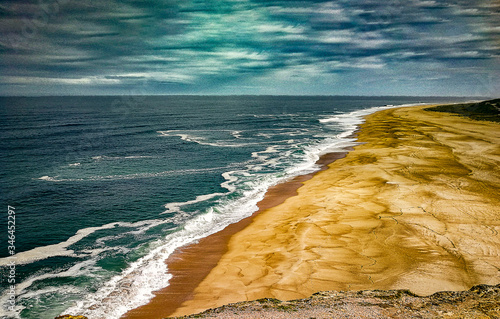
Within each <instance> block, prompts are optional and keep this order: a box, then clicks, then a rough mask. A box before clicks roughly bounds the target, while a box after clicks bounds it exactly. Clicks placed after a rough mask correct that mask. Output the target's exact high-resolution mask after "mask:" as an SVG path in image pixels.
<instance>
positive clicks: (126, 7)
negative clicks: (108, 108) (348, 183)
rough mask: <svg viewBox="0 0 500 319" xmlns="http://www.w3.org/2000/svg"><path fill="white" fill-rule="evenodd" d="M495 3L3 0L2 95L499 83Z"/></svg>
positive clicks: (380, 89)
mask: <svg viewBox="0 0 500 319" xmlns="http://www.w3.org/2000/svg"><path fill="white" fill-rule="evenodd" d="M499 78H500V1H498V0H446V1H445V0H334V1H293V0H292V1H286V0H212V1H202V0H182V1H181V0H30V1H27V0H0V95H122V94H132V95H138V94H140V95H149V94H222V95H226V94H256V95H262V94H264V95H267V94H270V95H411V96H419V95H420V96H435V95H440V96H489V97H496V96H498V95H499V94H498V92H500V81H499V80H498V79H499Z"/></svg>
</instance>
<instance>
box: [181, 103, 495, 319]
mask: <svg viewBox="0 0 500 319" xmlns="http://www.w3.org/2000/svg"><path fill="white" fill-rule="evenodd" d="M423 109H424V107H423V106H419V107H409V108H398V109H391V110H385V111H381V112H378V113H375V114H372V115H370V116H368V118H367V122H366V123H365V124H363V125H362V127H361V131H360V133H359V142H361V143H363V144H362V145H359V146H357V147H355V150H354V151H352V152H350V153H349V154H348V155H347V156H346V157H345V158H343V159H339V160H337V161H335V162H333V163H332V164H330V165H329V169H327V170H325V171H322V172H320V173H318V174H316V175H315V176H314V177H313V178H312V179H310V180H308V181H305V182H304V185H303V186H302V187H300V188H299V189H298V190H297V192H298V195H297V196H292V197H289V198H288V199H286V201H284V202H283V203H282V204H280V205H277V206H274V207H270V208H268V209H266V210H264V211H263V212H261V213H260V214H258V215H256V216H255V217H254V218H253V221H252V222H251V223H250V224H249V225H248V226H247V227H246V228H244V229H243V230H241V231H239V232H238V233H236V234H235V235H233V236H231V238H230V240H229V244H228V248H227V251H226V252H225V253H224V254H223V256H222V257H221V258H220V260H219V262H218V263H217V266H216V267H215V268H213V269H212V270H211V271H210V273H209V274H208V276H206V277H205V278H204V280H203V281H202V282H201V283H200V284H199V285H198V286H197V287H196V289H195V290H194V293H193V294H192V296H191V298H190V300H187V301H185V302H184V303H183V304H182V306H181V307H179V308H178V309H177V310H176V311H175V312H174V314H173V315H176V316H179V315H185V314H192V313H197V312H200V311H203V310H206V309H208V308H214V307H218V306H222V305H224V304H228V303H233V302H238V301H245V300H254V299H258V298H264V297H272V298H277V299H281V300H290V299H297V298H304V297H308V296H309V295H311V294H312V293H315V292H318V291H325V290H363V289H410V290H411V291H412V292H414V293H416V294H419V295H429V294H432V293H434V292H437V291H443V290H466V289H469V288H470V287H472V286H473V285H476V284H497V283H498V282H499V281H500V276H499V275H500V273H499V269H500V236H499V235H498V231H499V230H500V209H499V207H500V198H499V196H498V194H497V193H496V190H498V189H499V188H500V172H499V171H498V167H499V162H500V151H499V145H500V125H499V124H496V123H492V122H485V121H473V120H469V119H466V118H462V117H459V116H455V115H450V114H447V113H437V112H429V111H425V110H423Z"/></svg>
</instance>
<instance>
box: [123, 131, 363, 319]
mask: <svg viewBox="0 0 500 319" xmlns="http://www.w3.org/2000/svg"><path fill="white" fill-rule="evenodd" d="M356 134H357V133H356V132H354V133H353V134H352V135H351V137H355V136H356ZM352 150H353V148H352V147H346V148H345V151H343V152H332V153H326V154H324V155H322V156H320V158H319V159H318V160H317V161H316V163H315V164H316V165H318V166H319V170H316V171H314V172H312V173H309V174H304V175H299V176H296V177H294V178H292V179H291V180H289V181H285V182H283V183H280V184H277V185H274V186H272V187H270V188H269V189H268V190H267V191H266V194H265V195H264V198H263V199H262V200H261V201H260V202H258V203H257V207H258V210H257V211H256V212H254V213H253V214H252V215H251V216H249V217H247V218H244V219H242V220H240V221H239V222H236V223H234V224H230V225H228V226H227V227H226V228H224V229H223V230H221V231H219V232H217V233H215V234H212V235H210V236H207V237H204V238H202V239H200V240H199V241H198V242H195V243H193V244H189V245H186V246H182V247H179V248H178V249H176V250H175V251H174V252H173V253H172V255H170V256H169V258H168V259H167V260H166V261H165V262H166V264H167V266H168V270H169V273H170V274H171V275H172V278H171V279H170V281H169V285H168V286H167V287H165V288H163V289H161V290H159V291H156V292H153V293H154V295H155V297H153V299H151V300H150V301H149V302H148V303H147V304H145V305H143V306H140V307H138V308H134V309H132V310H130V311H128V312H127V313H125V314H124V315H123V316H121V317H120V318H121V319H158V318H164V317H168V316H169V315H172V314H173V313H174V312H175V311H176V310H177V309H178V308H179V307H180V306H181V305H182V303H183V302H185V301H187V300H189V299H190V298H191V297H192V295H193V293H194V290H195V289H196V287H197V286H198V285H199V284H200V283H201V282H202V281H203V279H205V278H206V276H208V274H209V273H210V271H211V270H212V269H213V268H215V266H216V265H217V263H218V261H219V260H220V258H221V257H222V256H223V255H224V254H225V253H226V252H227V250H228V243H229V240H230V239H231V237H232V236H233V235H234V234H236V233H238V232H240V231H241V230H243V229H245V228H246V227H248V226H249V225H250V224H251V223H252V222H253V220H254V218H255V217H256V216H257V215H258V214H260V213H262V212H263V211H265V210H267V209H269V208H272V207H275V206H278V205H280V204H282V203H283V202H284V201H285V200H286V199H288V198H290V197H293V196H296V195H297V190H298V189H299V188H300V187H301V186H302V185H303V183H304V182H306V181H307V180H310V179H311V178H313V177H314V175H316V174H318V173H320V172H322V171H324V170H326V169H328V165H329V164H331V163H333V162H334V161H336V160H338V159H341V158H344V157H345V156H346V155H347V153H348V152H349V151H352Z"/></svg>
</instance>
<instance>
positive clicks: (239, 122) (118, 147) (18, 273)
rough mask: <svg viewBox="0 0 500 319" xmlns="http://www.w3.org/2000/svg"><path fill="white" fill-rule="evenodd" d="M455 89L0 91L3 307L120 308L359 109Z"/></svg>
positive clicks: (159, 281) (297, 166) (296, 169)
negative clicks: (350, 93) (374, 92)
mask: <svg viewBox="0 0 500 319" xmlns="http://www.w3.org/2000/svg"><path fill="white" fill-rule="evenodd" d="M463 99H464V98H461V99H460V98H435V97H434V98H423V97H418V98H416V97H413V98H411V97H408V98H402V97H311V96H308V97H305V96H302V97H292V96H286V97H285V96H135V97H133V96H132V97H130V96H129V97H127V96H123V97H112V96H106V97H102V96H101V97H98V96H96V97H0V150H1V151H0V168H1V169H0V185H1V186H0V199H1V203H2V213H1V214H0V216H1V217H0V266H1V268H0V271H1V273H0V276H1V279H0V280H1V283H2V285H1V290H0V317H1V318H33V319H45V318H47V319H48V318H54V317H55V316H57V315H60V314H63V313H72V314H82V315H86V316H88V317H89V319H94V318H101V317H105V318H107V319H114V318H119V317H120V316H121V315H122V314H124V313H125V312H126V311H127V310H130V309H132V308H135V307H138V306H140V305H142V304H145V303H147V301H148V300H150V299H151V298H152V296H153V295H152V291H155V290H158V289H160V288H163V287H165V286H167V285H168V281H169V278H170V277H169V275H168V269H167V267H166V265H165V263H164V260H165V259H166V258H167V257H168V256H169V254H171V253H172V252H173V251H174V250H175V249H176V248H178V247H180V246H183V245H186V244H188V243H192V242H195V241H196V240H198V239H200V238H203V237H205V236H208V235H209V234H212V233H214V232H217V231H219V230H221V229H223V228H224V227H225V226H227V225H228V224H230V223H234V222H237V221H239V220H241V219H243V218H245V217H247V216H250V215H251V214H252V213H253V212H255V211H256V210H257V206H256V204H257V202H258V201H260V200H261V199H262V198H263V196H264V193H265V192H266V190H267V188H268V187H270V186H271V185H275V184H277V183H280V182H283V181H285V180H287V179H289V178H291V177H294V176H297V175H301V174H306V173H310V172H312V171H315V170H317V169H318V168H317V167H316V166H315V164H314V163H315V162H316V160H317V159H318V158H319V156H320V155H321V154H324V153H327V152H332V151H341V150H342V149H343V148H345V147H347V146H352V145H355V140H354V139H352V138H349V136H350V135H351V134H352V133H353V132H354V131H355V130H356V128H357V125H359V124H360V123H362V116H364V115H366V114H370V113H373V112H374V111H376V110H380V109H383V108H388V107H393V106H397V105H408V104H417V103H445V102H454V101H459V100H463ZM8 206H10V207H11V208H10V212H9V207H8ZM9 214H10V216H12V215H13V216H15V220H13V218H12V217H11V218H10V219H9ZM9 221H10V222H9ZM12 226H15V227H12ZM8 227H10V228H8ZM9 230H10V231H9ZM9 236H10V239H9ZM13 236H15V237H13ZM9 246H10V247H9ZM13 253H15V255H13V256H10V254H13ZM11 286H13V288H14V290H15V295H14V294H13V293H12V289H11ZM13 296H15V299H13ZM13 300H14V301H13Z"/></svg>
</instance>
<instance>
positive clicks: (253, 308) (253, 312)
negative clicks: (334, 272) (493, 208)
mask: <svg viewBox="0 0 500 319" xmlns="http://www.w3.org/2000/svg"><path fill="white" fill-rule="evenodd" d="M172 318H173V317H172ZM175 318H177V319H180V318H185V319H187V318H246V319H253V318H317V319H320V318H401V319H404V318H500V285H496V286H488V285H478V286H474V287H472V288H471V289H470V290H468V291H460V292H452V291H447V292H437V293H435V294H433V295H430V296H426V297H419V296H417V295H415V294H413V293H411V292H409V291H408V290H365V291H358V292H353V291H341V292H337V291H325V292H319V293H315V294H314V295H312V296H311V297H309V298H306V299H299V300H291V301H280V300H277V299H272V298H264V299H258V300H255V301H246V302H239V303H234V304H229V305H227V306H222V307H219V308H215V309H210V310H207V311H204V312H202V313H199V314H195V315H190V316H184V317H175Z"/></svg>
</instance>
